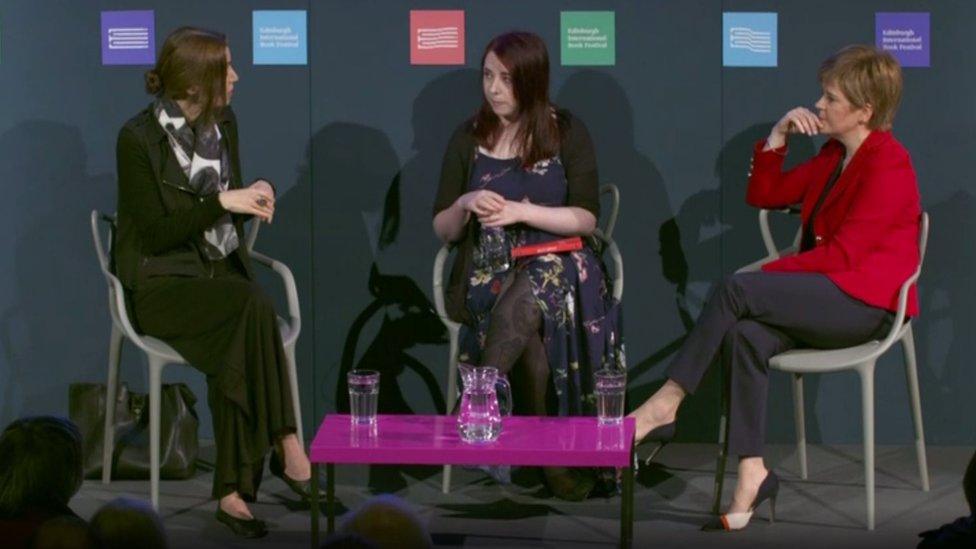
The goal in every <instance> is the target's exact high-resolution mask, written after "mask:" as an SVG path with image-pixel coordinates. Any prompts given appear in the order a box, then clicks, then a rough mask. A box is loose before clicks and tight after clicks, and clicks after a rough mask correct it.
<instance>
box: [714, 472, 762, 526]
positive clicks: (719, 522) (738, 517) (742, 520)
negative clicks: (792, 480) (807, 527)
mask: <svg viewBox="0 0 976 549" xmlns="http://www.w3.org/2000/svg"><path fill="white" fill-rule="evenodd" d="M778 494H779V478H777V477H776V473H774V472H773V471H772V470H771V469H770V471H769V473H767V474H766V478H764V479H763V481H762V484H760V485H759V491H758V492H756V499H754V500H752V505H750V506H749V510H748V511H746V512H744V513H726V514H724V515H720V516H719V517H718V518H717V519H714V520H712V521H711V522H709V523H708V524H705V525H704V526H702V531H703V532H735V531H736V530H742V529H743V528H745V527H746V526H748V525H749V519H751V518H752V513H753V512H754V511H755V510H756V507H759V504H760V503H762V502H764V501H766V500H767V499H768V500H769V523H770V524H772V523H773V522H775V521H776V496H777V495H778Z"/></svg>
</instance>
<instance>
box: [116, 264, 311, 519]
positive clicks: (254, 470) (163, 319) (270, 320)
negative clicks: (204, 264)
mask: <svg viewBox="0 0 976 549" xmlns="http://www.w3.org/2000/svg"><path fill="white" fill-rule="evenodd" d="M213 266H214V276H213V278H194V277H180V276H166V277H157V278H151V279H149V280H148V281H147V282H145V283H143V284H141V285H140V287H139V288H138V289H137V290H136V291H135V292H134V293H133V295H132V305H133V313H134V315H135V318H136V322H137V323H138V325H139V329H140V330H141V331H142V332H143V333H145V334H146V335H150V336H153V337H155V338H158V339H161V340H163V341H165V342H166V343H168V344H169V345H171V346H172V347H173V348H174V349H176V350H177V351H178V352H179V353H180V354H181V355H182V356H183V358H185V359H186V360H187V361H188V362H189V363H190V364H191V365H192V366H193V367H194V368H196V369H198V370H200V371H202V372H203V373H205V374H206V375H207V402H208V403H209V406H210V413H211V415H212V416H213V429H214V439H215V443H216V446H217V462H216V465H215V470H214V482H213V496H214V497H215V498H221V497H224V496H226V495H228V494H230V493H232V492H234V491H236V492H238V493H239V494H240V495H241V497H242V498H244V499H245V500H247V501H253V499H254V497H255V494H256V493H257V490H258V487H259V485H260V482H261V473H262V471H263V469H264V456H265V454H267V452H268V449H269V448H270V447H271V446H272V445H273V444H274V442H275V441H276V440H277V439H279V438H280V437H282V436H284V435H287V434H289V433H294V432H295V414H294V412H293V408H292V400H291V393H290V391H289V389H288V387H289V384H288V371H287V369H286V359H285V352H284V348H283V347H282V343H281V332H279V331H278V326H277V315H276V313H275V310H274V304H273V303H272V302H271V300H270V298H269V297H268V296H267V294H265V293H264V291H263V290H262V289H261V288H260V287H259V286H258V285H257V284H256V283H255V282H253V281H251V280H249V279H248V278H247V277H246V276H244V274H243V268H242V267H241V265H240V261H239V260H238V259H237V258H236V257H234V256H231V257H230V258H228V259H225V260H223V261H218V262H214V263H213Z"/></svg>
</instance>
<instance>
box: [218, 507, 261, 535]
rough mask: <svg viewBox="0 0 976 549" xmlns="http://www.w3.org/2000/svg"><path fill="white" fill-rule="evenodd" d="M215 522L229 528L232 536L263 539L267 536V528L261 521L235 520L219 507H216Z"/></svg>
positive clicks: (235, 518)
mask: <svg viewBox="0 0 976 549" xmlns="http://www.w3.org/2000/svg"><path fill="white" fill-rule="evenodd" d="M216 517H217V522H222V523H224V524H226V525H227V527H228V528H230V531H231V532H234V535H236V536H240V537H242V538H252V539H253V538H263V537H264V536H266V535H268V526H267V525H266V524H265V523H264V521H263V520H258V519H256V518H251V519H242V518H237V517H235V516H233V515H231V514H230V513H227V512H226V511H224V510H223V509H221V508H220V507H217V514H216Z"/></svg>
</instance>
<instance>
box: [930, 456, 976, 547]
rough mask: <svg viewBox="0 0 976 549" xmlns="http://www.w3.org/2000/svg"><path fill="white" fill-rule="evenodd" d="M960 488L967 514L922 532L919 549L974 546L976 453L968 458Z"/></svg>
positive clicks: (975, 524)
mask: <svg viewBox="0 0 976 549" xmlns="http://www.w3.org/2000/svg"><path fill="white" fill-rule="evenodd" d="M962 489H963V492H965V494H966V503H968V504H969V516H968V517H959V518H957V519H956V520H955V521H953V522H950V523H948V524H943V525H942V526H940V527H938V528H936V529H935V530H928V531H925V532H922V533H921V534H919V535H918V537H920V538H922V541H920V542H918V547H919V549H950V548H955V547H960V548H962V547H976V453H974V454H973V457H972V458H970V459H969V466H968V467H966V475H965V476H964V477H963V479H962Z"/></svg>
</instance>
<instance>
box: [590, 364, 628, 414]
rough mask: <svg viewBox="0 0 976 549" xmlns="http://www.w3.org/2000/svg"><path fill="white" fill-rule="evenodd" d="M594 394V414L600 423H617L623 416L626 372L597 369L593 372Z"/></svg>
mask: <svg viewBox="0 0 976 549" xmlns="http://www.w3.org/2000/svg"><path fill="white" fill-rule="evenodd" d="M593 389H594V393H595V394H596V415H597V418H598V420H599V421H600V424H601V425H617V424H619V423H621V422H622V421H623V418H624V394H625V392H626V390H627V372H625V371H623V370H599V371H597V372H596V373H594V374H593Z"/></svg>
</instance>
